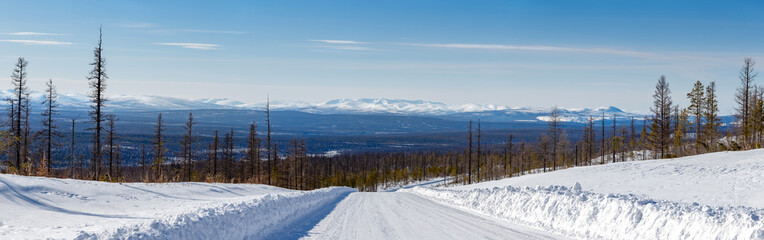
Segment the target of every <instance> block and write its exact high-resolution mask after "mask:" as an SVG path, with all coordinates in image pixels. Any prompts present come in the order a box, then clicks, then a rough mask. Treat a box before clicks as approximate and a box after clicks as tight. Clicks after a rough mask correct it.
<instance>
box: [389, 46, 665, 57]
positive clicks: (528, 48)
mask: <svg viewBox="0 0 764 240" xmlns="http://www.w3.org/2000/svg"><path fill="white" fill-rule="evenodd" d="M402 44H404V45H410V46H421V47H434V48H455V49H480V50H499V51H545V52H581V53H599V54H612V55H622V56H631V57H656V56H657V54H655V53H650V52H639V51H631V50H621V49H610V48H571V47H556V46H540V45H502V44H463V43H450V44H428V43H402Z"/></svg>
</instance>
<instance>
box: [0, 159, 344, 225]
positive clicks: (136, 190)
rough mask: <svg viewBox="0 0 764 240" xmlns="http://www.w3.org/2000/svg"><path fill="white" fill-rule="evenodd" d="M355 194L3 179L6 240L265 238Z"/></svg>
mask: <svg viewBox="0 0 764 240" xmlns="http://www.w3.org/2000/svg"><path fill="white" fill-rule="evenodd" d="M353 191H355V190H354V189H351V188H327V189H319V190H314V191H294V190H288V189H283V188H277V187H271V186H265V185H254V184H218V183H216V184H209V183H165V184H145V183H123V184H119V183H106V182H93V181H80V180H71V179H54V178H42V177H24V176H16V175H7V174H0V239H45V238H53V239H75V238H76V239H135V238H140V239H242V238H245V237H247V238H250V237H252V238H255V239H262V238H266V237H268V236H269V234H274V233H276V232H283V231H285V229H290V228H292V226H293V225H294V224H299V223H298V222H300V221H303V220H304V219H303V218H305V217H310V215H311V214H313V213H314V212H316V211H321V210H323V209H324V208H326V207H328V206H329V207H330V206H332V205H333V204H336V202H337V201H339V200H340V199H342V198H344V196H346V195H347V194H349V193H351V192H353Z"/></svg>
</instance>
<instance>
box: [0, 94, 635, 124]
mask: <svg viewBox="0 0 764 240" xmlns="http://www.w3.org/2000/svg"><path fill="white" fill-rule="evenodd" d="M0 96H2V97H4V98H9V97H12V96H13V92H12V90H3V91H0ZM43 98H44V95H43V93H41V92H32V93H31V94H30V99H31V100H32V102H33V106H32V109H33V111H34V110H35V109H41V108H40V107H41V106H40V105H39V104H40V103H41V102H42V99H43ZM2 104H8V103H7V102H5V101H3V102H2ZM59 104H60V105H61V109H62V110H73V111H76V110H85V109H88V108H89V106H90V100H89V98H88V96H87V95H84V94H72V93H61V94H60V98H59ZM265 106H266V103H264V102H261V103H244V102H241V101H236V100H232V99H228V98H210V99H184V98H176V97H165V96H133V95H116V96H109V97H108V102H107V107H108V108H109V109H111V110H110V111H159V110H165V111H166V110H199V109H252V110H264V109H265ZM270 107H271V110H274V111H299V112H306V113H314V114H395V115H409V116H431V117H439V118H448V119H482V120H484V121H548V120H549V119H550V117H549V116H548V115H549V112H550V111H551V108H539V107H509V106H501V105H494V104H484V105H481V104H462V105H448V104H445V103H441V102H433V101H426V100H402V99H385V98H360V99H335V100H329V101H325V102H313V103H311V102H300V101H272V102H270ZM560 113H561V120H562V121H565V122H584V121H586V120H587V119H588V118H589V117H593V118H594V119H601V117H602V114H603V113H604V114H605V118H607V119H610V118H612V117H613V115H614V114H615V115H617V117H618V118H624V117H632V116H635V117H639V116H642V114H639V113H631V112H624V111H622V110H620V109H618V108H616V107H612V106H611V107H601V108H577V109H564V108H561V109H560Z"/></svg>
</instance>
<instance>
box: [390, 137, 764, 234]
mask: <svg viewBox="0 0 764 240" xmlns="http://www.w3.org/2000/svg"><path fill="white" fill-rule="evenodd" d="M762 180H764V150H753V151H746V152H719V153H712V154H705V155H699V156H691V157H684V158H677V159H663V160H649V161H635V162H625V163H613V164H606V165H598V166H590V167H576V168H570V169H565V170H560V171H555V172H549V173H543V174H533V175H525V176H522V177H517V178H510V179H503V180H498V181H490V182H483V183H478V184H472V185H467V186H458V187H450V188H424V187H414V188H411V189H404V190H401V191H403V192H410V193H416V194H418V195H420V196H424V197H427V198H429V199H433V200H435V201H437V202H440V203H444V204H447V205H450V206H454V207H460V208H462V209H469V210H473V211H477V212H481V213H485V214H487V215H490V216H493V217H497V218H501V219H506V220H510V221H512V222H515V223H519V224H523V225H528V226H536V227H539V228H542V229H546V230H548V231H551V232H556V233H559V234H562V235H565V236H569V237H574V238H584V239H590V238H604V239H623V238H626V239H764V219H763V218H762V216H764V200H763V199H764V181H762Z"/></svg>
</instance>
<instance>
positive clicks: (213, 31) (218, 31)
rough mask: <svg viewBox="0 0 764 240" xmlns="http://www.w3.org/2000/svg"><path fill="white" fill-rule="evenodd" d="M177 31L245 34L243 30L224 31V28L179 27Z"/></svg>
mask: <svg viewBox="0 0 764 240" xmlns="http://www.w3.org/2000/svg"><path fill="white" fill-rule="evenodd" d="M177 31H179V32H191V33H224V34H246V33H247V32H243V31H226V30H204V29H180V30H177Z"/></svg>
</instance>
